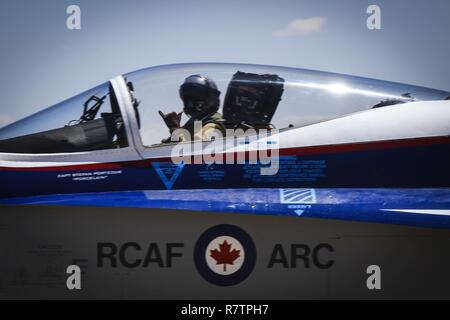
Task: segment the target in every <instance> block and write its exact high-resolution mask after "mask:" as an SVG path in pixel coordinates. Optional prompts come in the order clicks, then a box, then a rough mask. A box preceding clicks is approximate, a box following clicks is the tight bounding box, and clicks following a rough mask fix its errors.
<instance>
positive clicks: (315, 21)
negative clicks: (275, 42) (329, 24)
mask: <svg viewBox="0 0 450 320" xmlns="http://www.w3.org/2000/svg"><path fill="white" fill-rule="evenodd" d="M325 24H326V19H325V18H324V17H313V18H308V19H295V20H292V21H291V22H290V23H289V25H288V26H287V27H286V28H284V29H281V30H278V31H275V32H274V35H275V36H277V37H294V36H302V35H305V34H310V33H316V32H320V31H322V30H323V28H324V26H325Z"/></svg>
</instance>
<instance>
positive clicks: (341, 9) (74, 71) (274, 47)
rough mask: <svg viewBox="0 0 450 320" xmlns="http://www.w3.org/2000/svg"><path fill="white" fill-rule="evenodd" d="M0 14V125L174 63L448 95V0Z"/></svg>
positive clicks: (115, 5) (58, 3)
mask: <svg viewBox="0 0 450 320" xmlns="http://www.w3.org/2000/svg"><path fill="white" fill-rule="evenodd" d="M71 4H77V5H79V6H80V7H81V10H82V29H81V30H77V31H69V30H67V28H66V18H67V15H66V8H67V6H69V5H71ZM370 4H377V5H379V6H380V7H381V10H382V30H377V31H370V30H368V29H367V27H366V19H367V14H366V9H367V7H368V6H369V5H370ZM1 7H2V9H1V10H0V24H1V25H0V27H1V28H0V40H1V43H2V49H1V52H2V53H1V59H0V67H1V70H2V75H3V76H2V77H1V79H0V86H1V88H2V89H1V90H0V103H1V105H0V126H2V125H5V124H7V123H9V122H11V121H15V120H18V119H20V118H22V117H24V116H26V115H29V114H30V113H33V112H36V111H38V110H41V109H43V108H45V107H47V106H50V105H53V104H55V103H57V102H59V101H61V100H63V99H66V98H68V97H70V96H73V95H75V94H77V93H79V92H81V91H84V90H86V89H89V88H90V87H93V86H95V85H97V84H99V83H101V82H104V81H105V80H107V79H109V78H112V77H114V76H115V75H117V74H121V73H126V72H129V71H132V70H135V69H140V68H145V67H148V66H153V65H160V64H169V63H179V62H200V61H202V62H203V61H205V62H209V61H215V62H242V63H259V64H269V65H282V66H291V67H300V68H307V69H318V70H325V71H332V72H340V73H347V74H353V75H359V76H365V77H371V78H378V79H384V80H391V81H399V82H405V83H411V84H416V85H422V86H428V87H433V88H438V89H444V90H450V76H449V75H450V63H449V57H450V43H449V41H448V34H449V31H450V19H449V16H450V2H449V1H448V0H433V1H425V0H417V1H416V0H395V1H394V0H390V1H386V0H371V1H366V0H340V1H336V0H315V1H312V0H311V1H303V0H296V1H289V0H280V1H274V0H270V1H266V0H240V1H235V0H229V1H217V0H208V1H204V0H184V1H179V0H161V1H160V0H158V1H148V0H147V1H144V0H128V1H125V0H123V1H118V0H81V1H80V0H79V1H75V0H71V1H70V0H40V1H26V0H2V4H1ZM302 23H303V25H302ZM289 25H291V27H290V28H289ZM292 26H294V27H292ZM295 26H300V27H299V30H300V31H299V30H296V29H295ZM302 26H303V27H302Z"/></svg>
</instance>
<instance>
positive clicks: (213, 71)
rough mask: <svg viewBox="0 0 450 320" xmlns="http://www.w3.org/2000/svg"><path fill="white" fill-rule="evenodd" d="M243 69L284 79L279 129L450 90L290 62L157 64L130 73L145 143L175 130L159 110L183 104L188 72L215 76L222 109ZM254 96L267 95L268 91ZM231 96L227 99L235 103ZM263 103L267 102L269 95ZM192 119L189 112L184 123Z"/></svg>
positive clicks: (253, 81) (253, 80) (276, 118)
mask: <svg viewBox="0 0 450 320" xmlns="http://www.w3.org/2000/svg"><path fill="white" fill-rule="evenodd" d="M237 72H241V73H246V74H251V75H252V76H251V77H249V80H247V84H248V86H249V87H254V88H257V87H258V83H257V82H258V81H260V82H264V81H267V80H264V79H267V77H266V78H264V77H260V78H259V79H260V80H258V77H257V76H255V75H259V76H261V75H271V76H277V77H278V78H280V79H282V85H283V91H282V94H281V101H279V103H278V104H277V105H276V106H274V108H275V111H274V114H273V117H272V118H271V121H270V122H271V125H272V126H273V127H275V128H277V129H279V130H283V129H288V128H293V127H299V126H306V125H310V124H314V123H318V122H322V121H326V120H330V119H334V118H337V117H341V116H344V115H348V114H351V113H354V112H360V111H365V110H370V109H372V108H374V107H375V108H376V107H383V106H388V105H393V104H399V103H406V102H411V101H423V100H442V99H446V98H447V97H449V96H450V93H449V92H445V91H439V90H434V89H428V88H423V87H418V86H412V85H405V84H400V83H394V82H387V81H380V80H373V79H367V78H361V77H353V76H347V75H341V74H334V73H326V72H318V71H310V70H302V69H293V68H284V67H271V66H260V65H245V64H210V63H205V64H181V65H168V66H160V67H153V68H148V69H144V70H139V71H136V72H132V73H129V74H126V75H124V77H125V78H126V79H127V81H131V82H132V83H133V86H134V95H135V96H136V98H138V99H139V100H141V104H140V106H139V108H138V112H139V114H140V119H141V136H142V140H143V143H144V145H145V146H148V147H150V146H155V145H159V144H161V142H162V140H164V139H166V138H167V137H168V136H170V133H169V130H168V128H167V127H166V125H165V123H164V121H163V120H162V119H161V117H160V115H159V113H158V111H162V112H163V113H165V114H167V113H170V112H180V111H182V110H183V102H182V100H181V99H180V96H179V89H180V85H181V84H182V83H183V81H184V80H185V78H187V77H189V76H191V75H196V74H200V75H204V76H206V77H208V78H209V79H211V80H213V81H214V82H215V83H216V84H217V87H218V89H219V91H220V92H221V95H220V100H221V109H220V110H219V112H222V114H223V113H224V109H225V108H226V107H227V106H225V105H224V100H225V97H226V96H229V94H228V93H229V92H230V87H231V81H232V79H235V75H236V73H237ZM227 94H228V95H227ZM241 98H242V97H241ZM253 98H254V99H256V100H257V99H260V100H262V99H267V96H265V97H264V96H263V95H262V96H261V97H259V98H258V97H256V98H255V97H253ZM253 98H250V99H253ZM229 100H230V99H228V102H227V103H230V101H229ZM257 103H261V104H264V101H258V102H257ZM242 112H244V111H242ZM187 120H188V118H187V117H186V115H183V118H182V123H181V124H183V122H186V121H187Z"/></svg>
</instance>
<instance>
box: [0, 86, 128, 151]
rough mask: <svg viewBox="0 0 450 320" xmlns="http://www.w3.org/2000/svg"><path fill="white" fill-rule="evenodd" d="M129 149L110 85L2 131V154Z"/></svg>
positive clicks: (0, 134)
mask: <svg viewBox="0 0 450 320" xmlns="http://www.w3.org/2000/svg"><path fill="white" fill-rule="evenodd" d="M125 146H127V142H126V137H125V131H124V124H123V121H122V118H121V115H120V111H119V108H118V105H117V100H116V98H115V95H114V92H113V90H112V88H111V86H110V84H109V82H107V83H104V84H102V85H100V86H97V87H95V88H93V89H91V90H88V91H86V92H84V93H82V94H80V95H78V96H75V97H73V98H70V99H68V100H66V101H63V102H61V103H59V104H56V105H54V106H52V107H50V108H48V109H45V110H43V111H41V112H39V113H36V114H34V115H32V116H29V117H27V118H25V119H23V120H20V121H18V122H16V123H13V124H11V125H9V126H6V127H4V128H2V129H0V152H3V153H30V154H42V153H67V152H85V151H93V150H102V149H111V148H121V147H125Z"/></svg>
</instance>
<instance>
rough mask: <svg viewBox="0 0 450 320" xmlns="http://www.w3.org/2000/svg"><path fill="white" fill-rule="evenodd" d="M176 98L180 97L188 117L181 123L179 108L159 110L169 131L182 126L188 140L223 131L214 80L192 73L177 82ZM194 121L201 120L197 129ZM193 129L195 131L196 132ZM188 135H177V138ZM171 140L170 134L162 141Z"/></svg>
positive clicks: (184, 139)
mask: <svg viewBox="0 0 450 320" xmlns="http://www.w3.org/2000/svg"><path fill="white" fill-rule="evenodd" d="M179 93H180V98H181V100H183V105H184V108H183V112H184V113H185V114H186V115H187V116H188V117H189V120H188V121H187V122H186V123H185V124H184V125H183V126H182V127H181V116H182V113H183V112H180V113H176V112H171V113H169V114H164V113H162V112H161V111H159V114H160V115H161V117H162V118H163V120H164V122H165V123H166V125H167V127H168V128H169V130H170V133H171V134H172V133H173V132H174V131H175V130H176V129H179V128H182V129H186V130H187V131H188V132H189V134H190V138H191V139H192V140H197V139H202V140H211V137H217V136H218V135H220V136H222V137H223V136H224V135H225V127H224V125H223V118H222V115H221V114H220V113H219V112H218V110H219V107H220V98H219V97H220V91H219V90H218V89H217V85H216V83H215V82H214V81H213V80H212V79H210V78H208V77H206V76H203V75H198V74H196V75H192V76H189V77H187V78H186V79H185V81H184V83H183V84H182V85H181V86H180V90H179ZM196 121H201V127H200V128H201V131H200V130H198V126H195V122H196ZM196 131H197V132H196ZM187 140H188V138H187V137H184V136H181V137H180V141H187ZM169 142H174V141H172V140H171V138H168V139H165V140H163V141H162V143H169Z"/></svg>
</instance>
